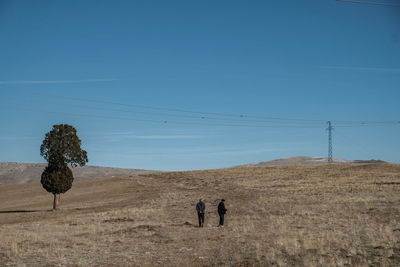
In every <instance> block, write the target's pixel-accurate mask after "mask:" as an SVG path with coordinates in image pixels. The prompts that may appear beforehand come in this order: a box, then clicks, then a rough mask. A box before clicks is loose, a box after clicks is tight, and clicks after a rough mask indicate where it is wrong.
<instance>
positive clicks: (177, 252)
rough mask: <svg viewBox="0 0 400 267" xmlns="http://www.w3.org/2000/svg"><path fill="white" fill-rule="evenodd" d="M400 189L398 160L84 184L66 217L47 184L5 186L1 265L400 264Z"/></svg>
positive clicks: (69, 201)
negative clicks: (202, 206) (53, 207)
mask: <svg viewBox="0 0 400 267" xmlns="http://www.w3.org/2000/svg"><path fill="white" fill-rule="evenodd" d="M399 182H400V165H399V164H332V165H304V166H300V165H298V166H279V167H251V168H246V167H241V168H231V169H221V170H206V171H192V172H170V173H157V174H149V175H142V176H136V177H130V178H129V177H127V178H126V179H121V178H113V179H96V180H89V179H87V180H80V181H76V183H77V186H74V187H73V188H72V189H71V190H69V191H68V192H67V193H66V194H65V197H64V200H63V207H62V209H60V210H59V213H60V214H62V215H63V216H58V215H59V214H53V213H51V212H48V211H46V202H47V197H46V195H44V194H43V193H42V192H41V190H40V184H37V183H36V184H29V185H28V184H20V185H0V191H1V194H0V210H1V213H0V236H1V240H2V242H0V262H1V263H2V264H4V265H5V264H14V265H28V266H32V265H33V266H37V265H61V266H64V265H68V266H89V265H103V266H104V265H106V266H109V265H111V266H137V265H141V266H220V265H222V266H223V265H226V266H232V265H234V266H275V265H276V266H399V264H400V205H399V204H400V194H399V192H400V186H399ZM199 194H201V196H203V197H204V198H205V202H206V205H207V209H206V212H207V214H206V221H205V227H204V228H197V227H195V225H197V214H196V211H195V204H196V203H197V201H198V198H199ZM221 198H225V199H226V203H225V204H226V207H227V209H228V213H227V215H226V221H225V227H224V228H222V229H220V228H217V227H216V226H217V224H218V215H217V210H216V209H217V204H218V202H219V200H220V199H221ZM6 211H7V212H6ZM17 211H20V212H17ZM21 211H32V212H21Z"/></svg>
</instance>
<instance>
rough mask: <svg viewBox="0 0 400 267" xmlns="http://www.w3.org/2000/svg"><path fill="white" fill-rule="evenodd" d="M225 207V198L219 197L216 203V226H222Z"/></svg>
mask: <svg viewBox="0 0 400 267" xmlns="http://www.w3.org/2000/svg"><path fill="white" fill-rule="evenodd" d="M226 211H227V209H226V208H225V199H221V202H219V204H218V215H219V225H218V227H223V226H224V216H225V213H226Z"/></svg>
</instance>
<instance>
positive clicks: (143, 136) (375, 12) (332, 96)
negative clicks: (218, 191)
mask: <svg viewBox="0 0 400 267" xmlns="http://www.w3.org/2000/svg"><path fill="white" fill-rule="evenodd" d="M377 2H379V0H377ZM385 2H386V3H387V2H390V3H400V1H385ZM0 47H1V49H0V88H2V89H0V125H1V131H0V161H12V162H43V161H44V160H43V159H42V158H41V157H40V155H39V147H40V144H41V142H42V140H43V137H44V134H45V133H46V132H48V131H50V130H51V128H52V126H53V125H54V124H59V123H68V124H71V125H73V126H75V127H76V129H77V130H78V135H79V137H80V138H81V140H82V144H83V147H84V149H86V150H87V152H88V156H89V164H90V165H101V166H115V167H129V168H146V169H160V170H188V169H205V168H219V167H228V166H232V165H237V164H244V163H251V162H258V161H266V160H271V159H275V158H283V157H290V156H296V155H308V156H326V154H327V146H328V145H327V131H326V122H325V121H328V120H332V121H333V126H334V127H336V128H335V130H334V135H333V153H334V157H337V158H344V159H371V158H374V159H381V160H386V161H390V162H400V152H399V151H400V142H399V137H400V125H399V124H397V125H386V126H382V125H375V124H367V125H364V126H362V125H361V124H360V123H351V124H346V123H344V122H342V121H357V122H359V121H400V105H399V103H400V7H389V6H378V5H361V4H354V3H344V2H338V1H334V0H312V1H311V0H309V1H295V0H292V1H289V0H287V1H285V0H282V1H187V0H185V1H22V0H21V1H11V0H10V1H4V0H2V1H0ZM60 96H63V97H64V98H62V97H60ZM66 97H74V98H79V99H69V98H66ZM83 99H86V100H91V101H92V102H90V101H86V100H83ZM93 100H95V101H106V102H115V103H119V104H127V105H146V106H152V107H165V108H172V109H184V110H190V111H203V112H215V113H229V114H238V115H241V114H246V115H249V116H264V117H278V118H292V119H306V120H318V122H305V121H298V120H293V121H286V120H282V121H279V120H273V122H270V121H265V122H254V121H251V122H249V121H246V122H244V121H233V120H240V119H245V120H250V119H251V120H267V119H255V118H253V117H223V116H217V115H211V114H208V115H207V116H208V117H213V118H214V119H213V120H210V119H201V118H198V117H201V116H206V115H204V114H203V115H201V114H196V113H183V112H176V111H168V110H162V109H160V110H156V109H148V108H140V107H134V106H123V105H113V104H110V103H104V102H103V103H101V102H93ZM140 112H142V113H140ZM149 113H160V114H149ZM175 115H176V116H175ZM182 115H183V116H193V117H197V118H188V117H183V116H182ZM174 116H175V117H174ZM121 118H122V119H121ZM227 118H229V119H231V120H230V121H229V120H228V121H224V120H221V119H227ZM136 119H138V120H136ZM140 120H156V121H168V122H167V123H162V122H144V121H140ZM319 121H321V122H319ZM174 122H177V123H174ZM186 123H189V124H186ZM206 124H207V125H206ZM208 124H216V125H208ZM222 124H223V125H222ZM226 124H229V125H230V124H235V125H242V124H246V125H257V126H267V127H245V126H241V127H236V126H225V125H226ZM282 126H284V127H282ZM286 126H289V127H286ZM300 126H301V127H300ZM309 126H312V127H309ZM340 126H352V127H340Z"/></svg>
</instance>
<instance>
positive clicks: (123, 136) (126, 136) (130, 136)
mask: <svg viewBox="0 0 400 267" xmlns="http://www.w3.org/2000/svg"><path fill="white" fill-rule="evenodd" d="M101 136H104V137H106V138H110V139H112V140H113V141H117V140H125V139H149V140H166V139H200V138H203V136H201V135H135V134H131V133H118V132H117V133H106V134H102V135H101Z"/></svg>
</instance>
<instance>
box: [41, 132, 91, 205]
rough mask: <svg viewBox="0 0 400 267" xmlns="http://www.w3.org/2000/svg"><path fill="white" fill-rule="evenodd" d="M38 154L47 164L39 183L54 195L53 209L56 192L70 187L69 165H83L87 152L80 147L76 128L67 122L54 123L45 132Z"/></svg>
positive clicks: (86, 159)
mask: <svg viewBox="0 0 400 267" xmlns="http://www.w3.org/2000/svg"><path fill="white" fill-rule="evenodd" d="M40 155H41V156H43V157H44V158H45V159H46V160H47V162H48V166H47V167H46V168H45V170H44V171H43V173H42V177H41V180H40V182H41V184H42V186H43V188H44V189H46V190H47V192H50V193H52V194H53V195H54V201H53V209H54V210H55V209H57V194H62V193H65V192H67V191H68V190H69V189H70V188H71V187H72V182H73V180H74V176H73V174H72V171H71V169H70V168H69V167H68V164H70V165H71V166H78V165H79V166H84V165H85V164H86V163H87V162H88V157H87V153H86V151H85V150H83V149H82V148H81V140H80V139H79V138H78V136H77V135H76V129H75V128H74V127H72V126H71V125H68V124H59V125H54V126H53V129H52V130H51V131H50V132H48V133H46V135H45V138H44V140H43V143H42V145H41V146H40Z"/></svg>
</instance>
